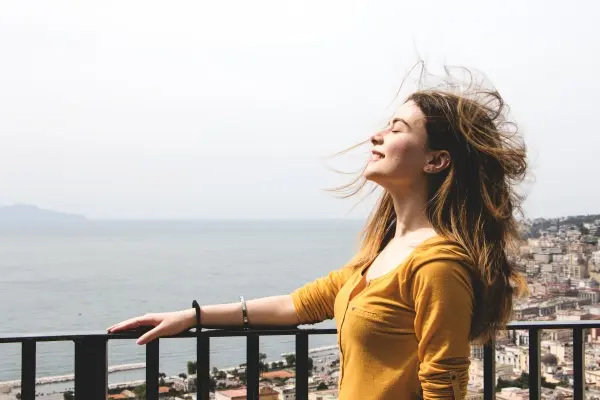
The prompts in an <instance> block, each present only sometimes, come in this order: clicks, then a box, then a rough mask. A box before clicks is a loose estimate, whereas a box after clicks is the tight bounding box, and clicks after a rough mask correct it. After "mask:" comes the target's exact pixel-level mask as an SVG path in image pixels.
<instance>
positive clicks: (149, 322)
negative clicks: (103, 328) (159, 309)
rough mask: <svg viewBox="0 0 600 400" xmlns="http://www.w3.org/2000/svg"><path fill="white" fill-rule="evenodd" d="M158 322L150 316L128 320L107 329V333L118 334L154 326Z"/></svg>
mask: <svg viewBox="0 0 600 400" xmlns="http://www.w3.org/2000/svg"><path fill="white" fill-rule="evenodd" d="M157 324H158V322H157V321H156V320H155V318H153V316H152V315H143V316H141V317H135V318H130V319H128V320H125V321H122V322H119V323H118V324H115V325H113V326H112V327H110V328H109V332H120V331H126V330H130V329H136V328H139V327H140V326H156V325H157Z"/></svg>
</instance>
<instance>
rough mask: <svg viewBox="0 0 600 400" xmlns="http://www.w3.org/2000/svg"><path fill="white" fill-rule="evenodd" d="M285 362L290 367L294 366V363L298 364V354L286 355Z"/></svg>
mask: <svg viewBox="0 0 600 400" xmlns="http://www.w3.org/2000/svg"><path fill="white" fill-rule="evenodd" d="M285 363H286V364H287V365H288V367H293V366H294V365H296V355H295V354H288V355H286V356H285Z"/></svg>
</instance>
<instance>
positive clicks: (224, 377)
mask: <svg viewBox="0 0 600 400" xmlns="http://www.w3.org/2000/svg"><path fill="white" fill-rule="evenodd" d="M217 379H227V374H226V373H225V371H219V373H218V374H217Z"/></svg>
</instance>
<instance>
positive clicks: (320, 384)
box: [317, 382, 329, 390]
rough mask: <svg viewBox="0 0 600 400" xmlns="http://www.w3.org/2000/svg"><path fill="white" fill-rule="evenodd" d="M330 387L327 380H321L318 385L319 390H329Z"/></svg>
mask: <svg viewBox="0 0 600 400" xmlns="http://www.w3.org/2000/svg"><path fill="white" fill-rule="evenodd" d="M327 389H329V387H327V384H326V383H325V382H321V383H319V386H317V390H327Z"/></svg>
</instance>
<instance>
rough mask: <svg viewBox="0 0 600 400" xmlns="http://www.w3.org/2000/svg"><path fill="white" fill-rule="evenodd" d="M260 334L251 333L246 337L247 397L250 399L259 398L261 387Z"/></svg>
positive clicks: (256, 399) (255, 399)
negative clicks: (259, 386)
mask: <svg viewBox="0 0 600 400" xmlns="http://www.w3.org/2000/svg"><path fill="white" fill-rule="evenodd" d="M258 355H259V336H258V334H257V333H250V334H248V336H247V337H246V379H247V384H248V386H247V387H246V398H247V399H248V400H258V395H259V389H258V380H259V379H260V371H259V368H258V362H259V357H258Z"/></svg>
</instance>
